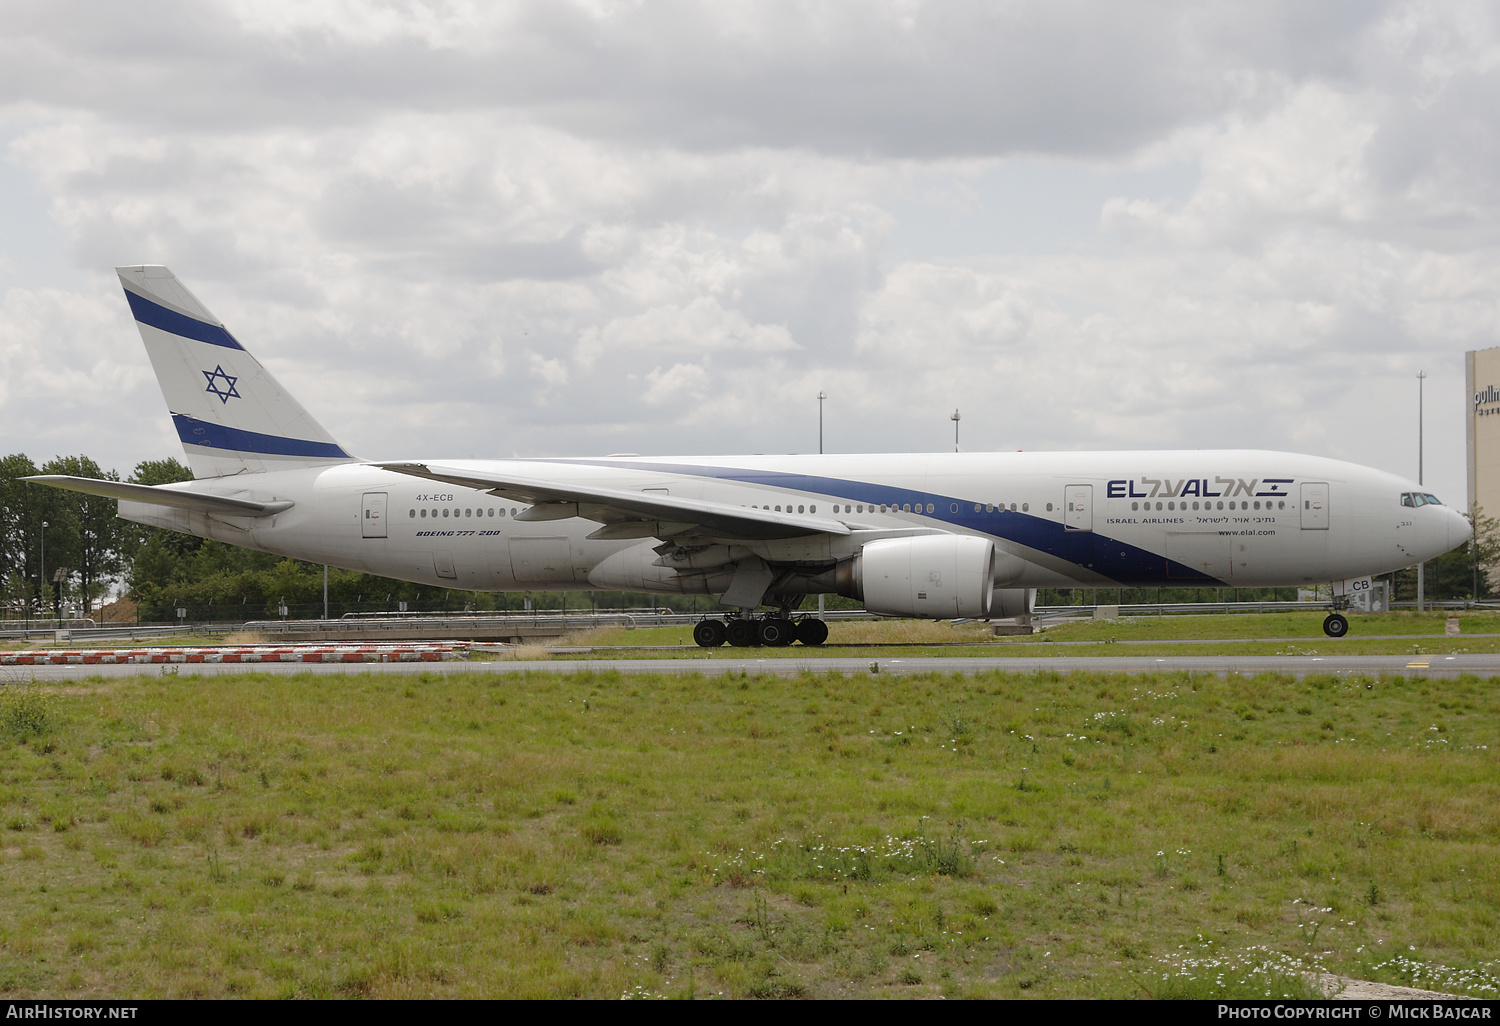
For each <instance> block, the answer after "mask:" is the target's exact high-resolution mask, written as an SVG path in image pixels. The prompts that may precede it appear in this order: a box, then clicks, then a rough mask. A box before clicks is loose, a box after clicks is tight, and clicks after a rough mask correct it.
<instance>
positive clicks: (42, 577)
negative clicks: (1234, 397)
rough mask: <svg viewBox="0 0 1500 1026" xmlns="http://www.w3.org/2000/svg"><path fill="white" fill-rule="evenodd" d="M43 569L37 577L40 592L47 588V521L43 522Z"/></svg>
mask: <svg viewBox="0 0 1500 1026" xmlns="http://www.w3.org/2000/svg"><path fill="white" fill-rule="evenodd" d="M41 548H42V568H41V571H40V572H39V573H38V574H37V575H36V583H37V588H38V590H40V589H42V588H45V587H46V586H47V521H45V520H43V521H42V545H41Z"/></svg>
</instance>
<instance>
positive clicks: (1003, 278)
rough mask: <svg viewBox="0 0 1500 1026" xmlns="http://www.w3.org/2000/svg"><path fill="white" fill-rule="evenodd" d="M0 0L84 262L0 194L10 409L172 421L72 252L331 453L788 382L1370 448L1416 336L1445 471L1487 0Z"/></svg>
mask: <svg viewBox="0 0 1500 1026" xmlns="http://www.w3.org/2000/svg"><path fill="white" fill-rule="evenodd" d="M0 13H3V14H4V15H5V16H6V19H7V33H6V35H5V38H4V39H3V40H0V124H3V125H4V126H5V127H6V128H7V131H8V132H9V138H10V144H9V149H8V156H9V158H10V160H11V161H12V162H13V163H15V164H16V165H18V166H19V167H20V168H22V169H24V170H25V171H26V172H27V173H29V174H30V175H31V176H32V177H33V178H34V180H35V182H36V184H37V187H38V188H39V189H40V190H41V193H42V194H43V195H45V197H46V200H47V204H46V215H47V217H48V218H49V219H50V221H51V223H52V224H54V225H55V226H56V227H57V229H58V230H59V232H60V233H61V235H62V237H63V238H64V239H65V240H66V245H67V247H68V252H69V254H70V259H71V260H72V262H73V264H74V266H75V267H77V268H79V269H80V271H79V278H78V281H79V284H78V285H77V286H76V288H74V290H73V291H72V292H71V293H70V292H68V291H67V290H66V289H60V290H59V289H54V290H52V291H50V292H49V291H47V290H44V289H37V288H32V287H30V286H27V287H25V288H22V287H21V286H20V285H19V284H18V283H19V281H20V277H19V275H17V276H16V277H15V278H14V279H12V278H8V277H7V275H8V274H10V273H11V272H10V271H9V270H7V268H16V267H20V266H23V265H24V263H25V261H26V259H27V256H28V254H26V253H25V252H24V251H18V250H17V249H16V248H15V246H14V244H12V243H7V241H6V239H5V236H4V235H3V232H0V250H3V251H4V252H3V253H0V257H3V259H0V286H6V285H9V286H11V289H10V291H9V292H8V293H7V299H6V305H5V316H6V321H5V323H4V324H3V325H0V346H3V347H4V348H3V353H4V360H5V364H4V367H3V368H0V369H3V370H4V371H5V372H6V374H5V380H4V381H3V383H0V409H3V411H4V414H5V416H4V423H5V425H6V426H5V431H4V438H3V441H4V444H5V445H6V447H7V448H8V449H10V450H18V449H24V450H26V451H28V452H29V453H30V454H31V455H33V456H34V457H37V458H46V457H48V456H50V455H52V452H53V451H54V450H55V451H70V452H71V451H79V452H88V453H91V454H95V455H96V456H97V457H98V458H100V459H101V461H102V462H104V463H106V464H107V465H108V464H111V463H113V464H114V465H117V466H118V467H119V468H120V469H128V467H129V466H130V465H133V463H134V462H135V461H137V460H139V459H143V458H148V457H151V458H155V457H159V456H161V455H164V454H166V453H165V452H164V451H163V450H164V447H166V450H167V451H171V447H172V446H173V445H174V443H173V442H172V439H171V435H170V429H169V428H168V426H167V423H166V420H165V417H164V415H162V414H161V413H160V407H159V403H158V402H157V401H156V398H155V395H154V385H152V384H151V381H150V378H149V374H148V369H147V365H146V363H145V360H144V357H143V355H142V354H141V352H140V350H139V347H138V344H137V343H136V341H135V340H134V337H133V334H132V331H131V329H130V326H129V322H128V319H127V318H126V316H125V311H124V304H123V302H122V301H121V300H120V299H119V297H118V292H117V291H115V290H114V288H113V286H112V284H108V283H106V280H105V277H104V274H103V272H104V270H105V269H106V268H108V267H109V266H111V265H113V264H116V263H126V262H131V263H134V262H141V261H161V262H165V263H168V264H170V265H172V266H173V267H174V269H175V270H176V271H177V272H178V273H179V274H181V275H182V276H183V277H184V279H185V280H186V281H187V282H188V283H189V284H190V286H192V287H193V288H194V290H195V291H197V292H198V293H199V295H200V297H201V298H203V299H204V301H205V302H207V303H208V305H209V306H210V308H212V309H213V310H215V312H216V313H218V314H219V316H221V317H222V318H224V319H225V320H226V321H227V322H228V323H229V324H230V326H231V328H232V330H234V331H235V333H236V335H237V336H239V337H240V338H241V339H242V340H243V341H245V342H246V343H247V344H248V345H250V347H251V348H252V349H253V350H255V351H256V352H257V354H258V355H259V356H260V357H261V358H262V359H263V360H264V361H265V362H266V363H267V364H268V365H269V366H270V367H271V368H272V369H273V371H274V372H275V373H276V374H277V375H278V376H279V377H281V378H282V380H283V381H284V382H285V383H286V384H287V385H288V387H290V388H291V389H292V390H293V391H294V392H296V393H297V394H298V395H299V396H301V397H302V399H303V401H304V403H305V404H306V405H308V406H309V407H310V408H311V409H313V410H314V411H315V412H316V413H317V415H318V416H319V417H320V418H321V419H323V420H324V421H325V422H326V423H327V424H328V425H329V426H330V428H332V429H333V430H334V431H335V432H336V433H337V434H338V435H339V436H340V437H341V438H342V439H344V440H345V442H346V444H348V445H349V446H350V447H351V448H352V449H353V450H355V451H358V452H361V453H367V454H371V455H382V456H383V455H392V456H398V455H399V456H414V455H429V456H431V455H441V454H442V453H443V452H444V451H447V450H448V449H449V447H450V446H451V445H452V444H453V439H454V438H455V437H462V438H464V439H466V441H464V442H463V443H462V446H461V447H462V448H463V449H464V450H465V451H464V452H463V454H464V455H468V454H469V450H470V449H472V448H473V447H475V446H476V445H483V446H486V447H489V448H491V449H492V451H494V453H495V454H497V455H504V454H509V453H511V452H515V453H521V454H553V453H573V454H580V453H589V452H603V451H618V450H621V449H629V450H631V451H641V452H652V451H655V452H670V451H698V452H711V451H736V450H745V449H749V450H754V451H787V450H799V449H800V450H803V451H806V450H808V449H811V448H813V447H814V446H815V445H816V437H817V436H816V427H817V421H816V417H817V409H816V406H817V403H816V398H815V397H816V395H817V392H818V390H819V389H824V390H826V391H827V392H828V393H829V396H830V398H829V400H828V403H827V404H826V408H827V412H828V424H827V432H826V435H827V438H828V444H829V448H831V449H838V448H843V449H863V450H876V449H897V450H914V449H917V450H920V449H942V448H945V447H946V446H947V445H951V441H952V439H951V429H952V424H951V422H950V421H949V420H948V419H947V418H948V415H949V413H951V411H952V409H953V407H954V406H959V407H960V408H961V409H962V410H963V416H964V419H963V422H962V433H963V438H964V441H965V447H966V448H982V447H999V448H1012V447H1019V446H1025V447H1027V448H1034V447H1041V446H1060V447H1075V448H1076V447H1090V448H1095V447H1121V448H1130V447H1136V446H1142V445H1149V446H1216V445H1264V446H1267V447H1287V448H1299V449H1308V450H1312V451H1318V452H1329V453H1333V454H1338V455H1344V456H1348V457H1351V458H1356V459H1360V460H1362V461H1365V462H1370V463H1375V464H1379V465H1383V466H1388V467H1391V468H1392V469H1397V470H1406V471H1410V470H1411V469H1413V468H1414V466H1415V462H1416V461H1415V451H1414V440H1413V439H1412V437H1411V436H1413V435H1414V434H1415V432H1414V411H1411V412H1410V415H1408V411H1409V410H1410V408H1411V407H1413V406H1414V396H1413V395H1412V394H1411V393H1412V392H1413V391H1414V390H1413V388H1412V387H1411V386H1412V385H1413V384H1414V382H1413V381H1412V380H1411V376H1412V375H1413V374H1414V373H1415V371H1416V370H1417V369H1418V368H1419V367H1425V369H1427V370H1428V372H1429V373H1430V374H1432V378H1431V379H1430V380H1429V393H1428V394H1429V403H1428V408H1429V411H1430V412H1431V417H1432V418H1433V419H1432V420H1430V422H1429V433H1428V437H1429V439H1439V440H1442V441H1434V442H1432V445H1433V446H1434V447H1435V449H1434V450H1430V451H1429V458H1428V467H1429V470H1430V471H1431V473H1430V474H1429V480H1436V481H1439V482H1444V481H1445V482H1447V483H1446V484H1439V485H1437V487H1440V488H1442V489H1443V490H1445V491H1447V492H1448V493H1450V494H1458V493H1460V492H1461V490H1462V487H1463V485H1462V480H1463V477H1462V446H1461V442H1460V440H1459V439H1460V436H1459V435H1458V434H1457V431H1458V424H1459V422H1458V421H1457V419H1456V416H1457V415H1456V414H1454V413H1452V412H1449V411H1448V410H1447V407H1445V406H1442V405H1441V402H1442V400H1440V399H1439V397H1440V396H1443V395H1445V394H1447V393H1445V392H1443V389H1448V390H1449V392H1451V393H1452V394H1453V395H1454V396H1456V395H1457V392H1458V391H1459V388H1458V382H1459V381H1460V380H1461V359H1462V351H1463V349H1465V348H1471V347H1476V346H1484V345H1490V344H1494V343H1496V342H1497V341H1500V300H1497V298H1496V294H1495V290H1494V288H1493V284H1492V283H1493V282H1494V281H1495V280H1496V272H1497V271H1500V267H1497V253H1500V180H1497V174H1496V171H1495V169H1496V168H1497V167H1500V159H1497V158H1500V128H1497V125H1500V118H1497V114H1500V109H1497V105H1500V88H1497V86H1500V82H1497V81H1496V76H1497V75H1500V33H1497V27H1496V24H1495V17H1494V12H1493V9H1492V7H1491V6H1490V5H1488V4H1483V3H1467V2H1453V3H1436V4H1427V3H1414V2H1413V3H1377V4H1366V3H1357V4H1323V5H1307V4H1294V3H1280V4H1277V3H1270V4H1262V5H1244V4H1240V3H1229V2H1224V3H1209V4H1201V3H1181V4H1167V5H1159V6H1157V7H1155V8H1153V9H1152V10H1151V11H1150V13H1149V14H1143V13H1142V12H1141V11H1140V10H1139V9H1134V8H1126V7H1121V6H1120V5H1117V4H1109V3H1103V2H1097V3H1091V2H1087V0H1070V2H1067V3H1059V4H1045V5H1034V4H1024V3H1013V4H1012V3H1002V4H970V3H961V2H948V0H930V2H921V0H899V2H897V0H892V2H889V3H869V2H859V3H852V2H851V3H831V4H824V5H818V6H816V7H813V8H808V7H806V5H801V4H792V3H789V2H788V3H781V2H754V3H751V2H745V3H734V4H724V3H717V4H712V5H709V4H694V3H686V2H672V3H661V4H637V3H624V2H622V3H608V2H601V3H593V4H560V3H553V2H547V3H527V2H516V3H509V4H479V3H460V2H447V3H415V2H413V3H402V2H388V3H369V4H361V3H352V2H348V0H342V2H335V3H297V4H265V3H253V4H251V3H245V2H236V3H230V4H211V3H201V4H185V3H178V2H170V0H148V2H147V3H146V4H145V5H144V6H142V5H140V4H137V5H132V7H131V8H129V9H128V10H127V9H124V8H121V9H119V10H116V9H113V8H109V7H108V6H107V5H106V6H105V7H102V8H101V7H99V6H97V5H87V6H82V5H70V4H68V3H51V4H41V3H17V2H12V3H7V4H4V5H3V7H0ZM1017 168H1019V169H1023V170H1025V172H1026V173H1025V174H1022V175H1011V176H1006V175H1002V174H998V172H999V171H1001V170H1005V169H1017ZM1079 168H1086V169H1087V171H1088V173H1089V175H1090V176H1092V177H1090V179H1089V184H1088V186H1087V188H1085V187H1084V186H1083V185H1081V184H1080V182H1081V179H1080V178H1079V176H1078V175H1075V174H1073V173H1072V172H1073V171H1074V170H1076V169H1079ZM1162 168H1173V169H1181V168H1188V169H1190V170H1192V169H1195V170H1196V175H1193V174H1188V175H1182V174H1180V173H1178V172H1177V171H1174V172H1173V176H1174V177H1173V181H1174V182H1177V183H1178V184H1176V185H1174V186H1173V187H1172V188H1170V189H1164V188H1160V187H1158V185H1159V183H1158V184H1152V182H1151V179H1150V176H1151V175H1152V174H1153V173H1154V172H1155V171H1157V170H1159V169H1162ZM997 183H998V184H997ZM1100 183H1104V184H1102V185H1101V184H1100ZM1106 185H1111V187H1112V189H1113V191H1109V192H1106V193H1103V194H1100V193H1099V192H1098V190H1099V189H1101V188H1104V187H1105V186H1106ZM997 189H1016V190H1021V192H1020V194H1019V195H1003V196H1001V195H997V194H996V192H995V190H997ZM1043 190H1046V191H1047V195H1046V196H1042V195H1041V193H1042V191H1043ZM8 192H9V191H8ZM16 195H17V196H19V193H17V194H16ZM1002 201H1003V202H1002ZM7 202H28V203H29V202H32V201H31V200H22V199H19V198H14V197H9V196H0V229H3V226H4V225H5V224H6V223H7V222H6V220H5V216H6V214H5V205H6V203H7ZM1064 215H1066V218H1065V219H1066V221H1067V225H1066V226H1064V225H1063V223H1062V221H1063V220H1064ZM918 220H920V221H922V223H921V224H919V225H915V227H919V228H921V229H922V230H921V231H916V230H913V229H914V224H913V222H915V221H918ZM1022 221H1024V224H1023V223H1021V222H1022ZM1077 226H1082V227H1081V228H1078V227H1077ZM897 235H899V236H900V238H901V239H902V240H903V241H902V245H901V248H900V252H899V255H898V256H895V257H892V256H891V255H890V254H891V252H892V249H891V247H890V240H891V239H892V238H893V237H895V236H897ZM1022 237H1024V238H1026V239H1027V240H1030V242H1031V243H1034V242H1035V241H1036V240H1037V239H1042V240H1043V241H1046V240H1048V239H1049V238H1050V239H1055V240H1056V241H1055V242H1054V243H1053V244H1052V245H1050V246H1038V245H1030V246H1029V248H1028V246H1023V245H1020V244H1018V243H1017V240H1018V239H1021V238H1022ZM913 240H915V241H913ZM39 339H45V340H46V346H45V349H43V348H42V347H40V346H38V344H37V343H38V340H39ZM39 353H44V354H45V357H46V358H45V359H44V358H42V356H39V355H38V354H39ZM101 373H102V374H103V376H104V377H105V378H107V379H108V381H109V382H110V385H109V386H108V387H106V386H104V385H101V384H100V383H99V382H98V380H96V379H97V378H98V377H99V375H100V374H101ZM37 397H40V398H37ZM60 409H61V410H65V412H66V416H58V415H57V414H58V411H59V410H60ZM1444 432H1448V434H1446V435H1445V434H1444ZM476 437H477V438H480V439H484V440H485V441H483V442H482V443H474V442H469V441H467V439H470V438H476ZM480 454H481V455H482V454H484V453H483V452H481V453H480ZM1434 475H1436V476H1435V477H1434Z"/></svg>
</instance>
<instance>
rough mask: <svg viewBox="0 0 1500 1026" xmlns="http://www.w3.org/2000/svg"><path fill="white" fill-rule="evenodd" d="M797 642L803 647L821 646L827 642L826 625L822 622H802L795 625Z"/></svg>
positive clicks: (810, 620) (815, 620) (814, 620)
mask: <svg viewBox="0 0 1500 1026" xmlns="http://www.w3.org/2000/svg"><path fill="white" fill-rule="evenodd" d="M797 640H798V641H800V642H802V644H804V645H821V644H823V642H825V641H827V640H828V625H827V624H826V623H824V622H823V621H822V620H817V619H807V620H803V621H802V622H801V623H799V624H797Z"/></svg>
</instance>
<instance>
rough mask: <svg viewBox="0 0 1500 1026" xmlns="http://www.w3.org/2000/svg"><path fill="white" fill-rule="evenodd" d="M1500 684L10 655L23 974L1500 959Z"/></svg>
mask: <svg viewBox="0 0 1500 1026" xmlns="http://www.w3.org/2000/svg"><path fill="white" fill-rule="evenodd" d="M12 710H14V715H12ZM1497 714H1500V699H1497V698H1496V696H1495V692H1494V691H1493V688H1492V687H1491V685H1490V684H1489V682H1488V681H1480V680H1476V679H1472V678H1464V679H1460V680H1457V681H1451V682H1442V683H1435V682H1430V681H1424V680H1404V679H1390V680H1385V679H1373V678H1367V679H1360V678H1340V679H1333V678H1326V677H1321V678H1320V677H1309V678H1306V679H1304V680H1294V679H1289V678H1279V677H1270V676H1266V677H1257V678H1253V679H1248V678H1240V677H1230V678H1229V679H1227V680H1221V679H1217V678H1212V677H1207V678H1205V677H1203V676H1201V675H1200V676H1197V677H1194V678H1193V679H1191V680H1189V679H1187V678H1186V677H1183V676H1173V675H1163V676H1132V677H1125V676H1108V675H1091V674H1075V675H1059V674H1050V673H1041V674H1027V675H1021V674H1003V673H992V674H985V675H980V676H977V677H951V678H950V677H939V676H926V675H924V676H909V677H901V676H894V675H881V676H879V677H866V676H858V677H852V678H843V677H830V676H820V675H812V674H808V675H804V676H801V677H798V678H793V679H790V680H785V679H775V678H757V677H733V678H714V679H706V678H702V677H697V676H683V677H675V676H674V677H656V676H646V675H633V674H617V673H611V674H599V675H585V676H566V677H565V676H561V675H556V674H544V673H538V674H528V675H523V676H517V677H507V678H491V677H479V676H455V677H451V678H445V677H442V676H439V675H426V676H418V677H413V678H391V677H375V676H364V675H358V674H351V675H348V676H343V677H321V676H311V675H309V676H301V677H290V678H283V677H275V676H269V675H267V676H253V675H252V676H236V677H220V678H195V677H190V676H186V675H183V676H176V677H139V678H130V679H124V680H109V681H104V680H97V679H96V680H94V681H91V682H87V683H85V684H83V685H81V686H80V685H71V686H68V687H65V688H57V689H46V688H40V687H37V686H34V685H32V686H9V687H6V688H4V689H0V877H3V880H4V886H5V889H6V895H7V916H6V917H4V920H3V921H0V993H4V994H5V995H6V996H9V997H37V996H51V997H63V996H85V995H99V994H113V995H122V996H124V995H128V996H138V997H194V996H214V997H218V996H231V995H245V996H256V997H291V996H311V997H329V996H367V995H368V996H384V997H425V996H446V997H475V996H514V997H569V996H587V997H620V996H641V997H645V996H669V997H670V996H698V997H706V996H718V995H723V996H727V997H795V996H838V995H853V996H878V995H892V996H937V995H947V996H955V997H963V996H969V997H987V996H994V997H1017V996H1039V997H1122V996H1139V997H1147V996H1154V997H1165V996H1190V997H1204V996H1236V995H1238V996H1264V995H1265V994H1267V993H1271V994H1272V996H1280V995H1281V994H1283V993H1284V994H1288V995H1290V996H1297V993H1296V991H1295V985H1296V981H1297V980H1300V978H1301V977H1300V976H1298V975H1297V974H1298V973H1299V972H1301V971H1302V970H1303V969H1304V968H1307V969H1311V968H1319V969H1323V970H1326V971H1330V972H1337V973H1342V974H1344V975H1351V976H1365V977H1366V978H1368V977H1372V976H1373V977H1374V978H1377V979H1385V980H1386V982H1392V983H1411V982H1413V981H1420V983H1419V984H1418V985H1423V984H1432V985H1436V984H1437V983H1438V980H1439V978H1441V980H1442V986H1444V987H1446V988H1449V989H1457V990H1460V991H1462V992H1467V993H1474V994H1476V995H1479V996H1491V997H1493V996H1495V994H1496V993H1497V992H1496V991H1495V989H1494V986H1495V983H1496V973H1497V971H1500V967H1497V965H1496V963H1495V961H1494V959H1495V955H1494V952H1495V951H1496V948H1497V944H1500V922H1497V916H1496V913H1495V909H1497V908H1500V859H1496V858H1495V851H1496V841H1497V839H1500V800H1497V799H1500V775H1497V773H1496V770H1497V768H1500V767H1497V765H1496V762H1497V760H1496V752H1497V742H1500V739H1497V737H1496V730H1495V727H1496V723H1497ZM1273 992H1278V993H1273Z"/></svg>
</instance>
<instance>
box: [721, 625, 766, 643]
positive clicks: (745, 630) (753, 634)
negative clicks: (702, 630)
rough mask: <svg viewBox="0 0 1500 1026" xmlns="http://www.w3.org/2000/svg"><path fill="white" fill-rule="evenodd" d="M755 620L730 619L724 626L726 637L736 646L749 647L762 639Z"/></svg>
mask: <svg viewBox="0 0 1500 1026" xmlns="http://www.w3.org/2000/svg"><path fill="white" fill-rule="evenodd" d="M755 628H756V623H755V621H754V620H730V621H729V624H728V626H726V627H725V628H724V637H725V638H727V639H728V641H729V643H730V644H731V645H733V646H734V647H735V648H749V647H750V646H751V645H754V644H755V643H756V642H758V641H759V640H760V638H759V632H758V631H757V630H756V629H755Z"/></svg>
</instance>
